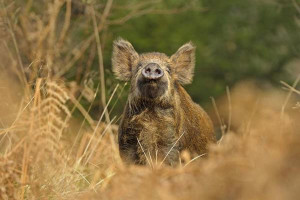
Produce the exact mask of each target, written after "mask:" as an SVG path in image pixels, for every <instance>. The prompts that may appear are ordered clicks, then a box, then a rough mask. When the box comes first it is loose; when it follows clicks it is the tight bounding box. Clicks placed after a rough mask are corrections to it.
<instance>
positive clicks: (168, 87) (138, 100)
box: [112, 39, 215, 165]
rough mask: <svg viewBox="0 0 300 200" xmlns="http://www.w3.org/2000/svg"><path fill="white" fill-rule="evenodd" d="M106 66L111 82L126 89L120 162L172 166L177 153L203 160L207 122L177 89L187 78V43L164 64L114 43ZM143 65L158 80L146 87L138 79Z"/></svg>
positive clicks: (191, 53) (209, 135)
mask: <svg viewBox="0 0 300 200" xmlns="http://www.w3.org/2000/svg"><path fill="white" fill-rule="evenodd" d="M112 61H113V66H112V67H113V71H114V72H115V74H116V76H117V77H118V78H119V79H121V80H127V81H129V80H130V83H131V84H130V86H131V88H130V93H129V96H128V101H127V104H126V107H125V109H124V114H123V118H122V121H121V124H120V127H119V150H120V155H121V157H122V158H123V160H124V161H126V162H129V163H137V164H147V163H148V164H150V163H149V160H151V159H149V158H148V157H147V155H148V156H152V157H154V159H155V160H157V159H158V160H164V161H165V162H166V163H167V164H169V165H176V164H177V163H178V162H179V154H180V152H181V151H183V150H188V151H189V152H190V153H191V154H192V155H199V154H203V153H205V152H206V151H207V145H208V144H209V143H211V142H215V136H214V131H213V125H212V122H211V120H210V118H209V117H208V115H207V114H206V113H205V111H204V110H203V109H202V108H201V107H200V106H199V105H197V104H195V103H194V102H193V101H192V99H191V98H190V96H189V95H188V94H187V92H186V91H185V90H184V89H183V87H182V86H181V85H182V84H187V83H190V82H191V81H192V78H193V72H194V65H195V47H194V46H193V45H192V43H187V44H185V45H183V46H182V47H181V48H179V49H178V51H177V52H176V53H175V54H174V55H173V56H171V58H169V57H168V56H166V55H165V54H163V53H158V52H153V53H144V54H141V55H138V54H137V53H136V52H135V50H134V48H133V47H132V45H131V44H130V43H129V42H128V41H125V40H123V39H118V40H117V41H115V42H114V52H113V58H112ZM149 63H155V64H157V66H159V68H160V70H162V72H163V76H162V77H161V78H159V79H158V80H151V82H149V79H147V78H146V77H144V75H143V74H142V70H143V69H145V67H146V66H147V65H148V64H149Z"/></svg>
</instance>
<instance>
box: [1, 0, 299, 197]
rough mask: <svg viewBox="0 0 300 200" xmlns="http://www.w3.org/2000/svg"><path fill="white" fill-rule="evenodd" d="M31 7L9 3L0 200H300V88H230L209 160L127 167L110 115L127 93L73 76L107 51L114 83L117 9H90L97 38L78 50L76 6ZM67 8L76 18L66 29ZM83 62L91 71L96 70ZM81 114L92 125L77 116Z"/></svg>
mask: <svg viewBox="0 0 300 200" xmlns="http://www.w3.org/2000/svg"><path fill="white" fill-rule="evenodd" d="M9 2H10V3H9ZM16 2H17V1H16ZM26 2H27V3H26V5H25V7H24V9H22V10H21V11H19V10H18V7H17V4H16V3H12V1H2V0H1V2H0V3H1V13H0V14H1V15H0V16H1V24H0V25H1V31H0V35H1V36H2V38H3V40H1V43H0V59H1V64H0V70H1V73H0V94H1V95H0V128H1V129H0V199H297V198H298V197H299V195H300V194H299V189H298V188H299V187H300V159H299V157H300V133H299V130H300V125H299V120H300V107H299V102H300V101H299V97H300V95H299V93H300V92H299V90H297V87H296V84H295V85H294V86H289V85H287V84H286V83H283V85H282V86H283V87H284V88H276V89H274V88H272V87H271V86H264V87H258V86H257V85H256V84H255V83H253V82H245V83H240V84H238V85H237V86H236V87H234V88H232V89H231V91H229V89H228V90H227V95H225V96H224V98H221V99H219V100H217V101H216V104H215V108H216V110H217V111H218V117H216V120H215V121H216V122H215V124H220V125H221V131H222V132H223V137H222V140H220V142H219V143H218V144H215V145H212V146H211V147H210V152H209V154H208V156H207V157H204V156H201V157H198V158H196V159H194V160H193V159H192V158H191V157H190V155H189V154H188V153H187V152H183V153H182V156H181V158H182V162H183V163H184V164H182V166H178V167H177V168H170V167H168V166H164V165H160V162H158V164H156V163H157V162H154V160H152V162H151V163H152V168H150V167H147V166H144V167H143V166H125V165H124V164H123V163H122V162H121V160H120V157H119V153H118V148H117V142H116V132H117V130H116V129H117V127H116V125H115V123H116V121H117V119H118V117H114V118H112V119H110V117H109V115H108V113H109V112H110V110H111V108H112V107H113V105H112V103H111V102H115V100H116V99H117V96H118V95H120V92H121V91H122V88H121V87H119V86H118V85H117V86H116V87H113V88H114V89H112V90H110V91H109V92H106V94H103V91H104V90H103V87H104V89H106V88H105V82H104V81H102V82H101V84H100V86H99V87H100V88H102V90H101V92H99V89H98V88H99V87H96V88H94V87H92V86H90V85H92V84H88V83H87V84H84V86H82V85H81V83H80V82H77V83H74V82H68V81H66V80H65V79H64V76H63V75H64V74H65V73H66V72H68V70H69V69H70V68H72V67H74V66H76V67H77V68H78V71H77V73H78V74H79V76H85V75H86V74H88V73H90V72H89V71H88V69H89V66H90V65H91V63H92V61H91V60H93V59H94V58H95V56H96V55H95V54H96V53H98V58H99V60H98V62H99V71H101V73H100V75H99V76H100V77H101V79H102V80H103V79H104V76H103V75H104V74H103V58H101V56H102V51H101V46H102V45H103V41H102V39H103V37H102V36H103V35H102V34H103V32H102V31H103V28H104V27H106V28H107V26H108V24H109V23H113V21H108V22H107V23H106V22H105V20H106V19H107V18H108V16H109V12H110V9H111V4H110V3H111V2H112V1H107V4H106V5H103V15H100V14H99V13H97V12H94V10H93V8H91V7H89V8H87V9H92V11H91V13H92V15H91V16H87V17H89V20H90V21H89V22H90V29H91V33H90V36H88V37H87V38H86V39H85V40H84V41H82V42H80V43H79V44H78V45H77V46H75V47H74V46H72V42H70V39H69V37H70V35H68V33H69V32H71V31H72V30H71V28H70V26H71V25H70V17H71V11H72V10H71V1H68V0H66V1H58V0H53V1H47V3H45V4H44V10H45V13H46V14H44V15H39V13H33V12H29V10H30V7H31V6H33V5H32V2H33V1H26ZM150 4H151V5H152V3H150ZM145 5H147V6H149V2H148V4H145ZM64 6H65V9H66V14H65V16H64V17H63V21H62V22H60V23H59V22H58V18H59V13H60V12H61V9H63V7H64ZM143 6H144V4H143V5H139V6H137V7H135V8H134V9H133V11H132V13H129V15H128V16H125V17H122V18H120V19H117V20H115V22H116V23H121V22H122V21H124V20H125V21H126V20H128V19H129V18H130V17H132V16H136V15H141V14H143V13H145V12H146V11H147V12H148V10H139V8H143ZM126 9H127V8H126ZM154 11H155V10H154ZM147 12H146V13H147ZM160 12H162V11H160ZM60 19H61V18H60ZM99 19H102V20H99ZM15 21H18V22H17V23H16V22H15ZM99 21H100V24H97V22H99ZM2 22H3V23H2ZM3 27H4V28H3ZM99 34H100V36H101V37H98V36H97V35H99ZM89 47H90V48H89ZM90 49H91V50H90ZM89 50H90V52H88V53H86V51H89ZM79 61H80V62H79ZM78 63H86V65H87V69H86V70H84V69H83V68H82V67H80V66H81V65H80V64H78ZM82 74H83V75H82ZM99 93H101V98H100V99H101V102H100V105H102V106H103V107H104V108H103V110H104V111H103V113H102V114H100V115H99V118H97V119H95V120H94V119H93V118H92V117H91V116H90V114H89V113H90V109H91V106H92V105H93V104H94V103H95V99H96V96H97V94H99ZM105 95H108V98H107V99H106V98H105ZM82 98H85V99H86V100H87V101H88V102H90V104H91V106H90V107H89V108H87V109H85V108H84V107H83V105H81V104H80V99H82ZM106 100H107V101H106ZM98 104H99V103H98ZM75 110H78V111H79V112H80V113H81V114H82V118H83V119H82V120H81V119H78V118H75V117H74V111H75ZM212 110H213V109H212ZM212 116H213V115H212ZM153 158H154V157H153Z"/></svg>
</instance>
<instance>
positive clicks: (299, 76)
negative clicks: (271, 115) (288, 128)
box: [280, 74, 300, 119]
mask: <svg viewBox="0 0 300 200" xmlns="http://www.w3.org/2000/svg"><path fill="white" fill-rule="evenodd" d="M299 81H300V74H299V75H298V77H297V79H296V80H295V82H294V83H293V85H292V88H295V87H296V86H297V84H298V82H299ZM292 93H293V90H291V89H290V91H289V93H288V95H287V96H286V98H285V101H284V103H283V105H282V107H281V114H280V118H281V119H282V118H283V114H284V110H285V107H286V105H287V103H288V101H289V100H290V98H291V95H292Z"/></svg>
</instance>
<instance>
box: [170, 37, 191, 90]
mask: <svg viewBox="0 0 300 200" xmlns="http://www.w3.org/2000/svg"><path fill="white" fill-rule="evenodd" d="M195 50H196V47H195V46H194V45H193V44H192V43H191V42H189V43H187V44H185V45H183V46H182V47H180V48H179V49H178V50H177V52H176V53H175V54H173V55H172V56H171V62H172V64H173V66H174V68H175V74H176V78H177V80H178V81H179V82H180V83H181V84H182V85H184V84H189V83H191V82H192V80H193V76H194V68H195Z"/></svg>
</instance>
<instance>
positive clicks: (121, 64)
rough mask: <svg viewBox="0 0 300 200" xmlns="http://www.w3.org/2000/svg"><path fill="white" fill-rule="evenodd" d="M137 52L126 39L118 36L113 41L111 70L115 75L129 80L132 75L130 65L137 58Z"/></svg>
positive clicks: (131, 65)
mask: <svg viewBox="0 0 300 200" xmlns="http://www.w3.org/2000/svg"><path fill="white" fill-rule="evenodd" d="M138 57H139V55H138V53H137V52H136V51H135V50H134V48H133V46H132V45H131V44H130V43H129V42H128V41H126V40H123V39H122V38H119V39H117V40H115V41H114V43H113V53H112V70H113V72H114V73H115V75H116V77H117V78H118V79H120V80H123V81H129V80H130V78H131V75H132V67H133V65H134V64H135V63H136V62H137V60H138Z"/></svg>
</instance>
